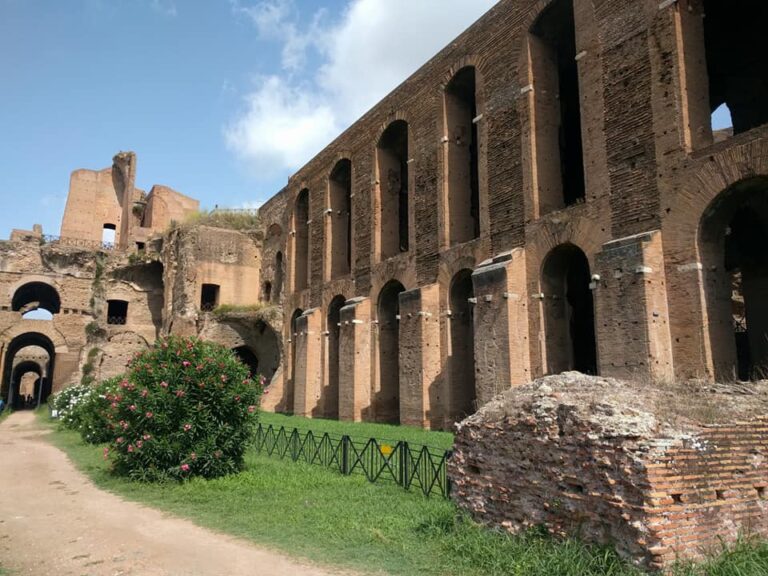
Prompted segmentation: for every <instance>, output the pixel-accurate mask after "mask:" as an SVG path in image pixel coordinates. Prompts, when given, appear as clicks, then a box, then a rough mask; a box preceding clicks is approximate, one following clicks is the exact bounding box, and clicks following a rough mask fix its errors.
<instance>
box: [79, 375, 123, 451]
mask: <svg viewBox="0 0 768 576" xmlns="http://www.w3.org/2000/svg"><path fill="white" fill-rule="evenodd" d="M121 381H122V377H118V378H112V379H110V380H105V381H104V382H100V383H99V384H96V385H91V388H90V391H89V393H88V394H86V395H85V396H84V397H83V398H82V400H81V401H80V402H79V403H78V404H77V405H76V406H75V408H74V410H73V420H74V421H76V422H77V429H78V430H79V432H80V436H81V437H82V438H83V441H84V442H86V443H87V444H103V443H105V442H109V441H110V440H111V439H112V437H113V434H114V430H115V425H114V424H113V423H112V422H111V420H110V401H109V400H107V398H108V397H111V396H112V394H113V393H114V392H115V391H116V390H117V388H118V385H119V384H120V382H121Z"/></svg>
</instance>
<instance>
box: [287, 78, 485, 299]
mask: <svg viewBox="0 0 768 576" xmlns="http://www.w3.org/2000/svg"><path fill="white" fill-rule="evenodd" d="M444 94H445V97H444V107H443V110H444V118H443V121H444V126H445V133H446V136H445V138H444V141H443V144H444V147H445V155H444V160H445V166H446V190H445V197H446V202H445V205H444V206H445V212H446V215H445V220H446V225H447V230H448V236H449V242H450V243H451V244H457V243H463V242H467V241H469V240H472V239H473V238H477V237H479V236H480V165H479V154H478V150H479V133H478V94H477V85H476V79H475V68H474V67H473V66H466V67H464V68H462V69H461V70H459V71H458V72H457V73H456V74H455V75H454V77H453V79H452V80H451V81H450V82H449V83H448V84H447V86H446V88H445V92H444ZM410 149H411V136H410V131H409V125H408V122H406V121H405V120H402V119H398V120H395V121H393V122H392V123H390V124H389V125H388V126H387V127H386V128H385V129H384V131H383V132H382V134H381V136H380V138H379V140H378V142H377V144H376V148H375V173H374V204H375V206H374V211H375V214H376V216H375V221H376V223H377V225H376V226H375V234H374V239H373V244H374V246H373V252H374V256H375V258H376V259H377V260H378V261H381V260H386V259H388V258H391V257H393V256H396V255H398V254H401V253H404V252H408V251H409V249H410V246H411V244H412V238H411V230H410V229H411V223H410V221H411V219H412V215H411V211H412V204H413V202H412V199H411V198H410V191H411V190H412V188H413V184H412V182H413V177H414V175H413V170H412V164H413V158H412V157H411V150H410ZM309 197H310V191H309V189H308V188H304V189H302V190H301V191H300V192H299V194H298V196H297V197H296V200H295V203H294V207H293V213H292V216H291V227H292V236H293V247H294V248H293V255H294V267H293V289H294V291H300V290H304V289H305V288H307V286H308V282H309V277H310V261H311V257H310V234H309V224H310V198H309ZM352 200H353V166H352V161H351V160H350V159H349V158H342V159H340V160H339V161H338V162H336V164H335V165H334V167H333V169H332V170H331V171H330V173H329V176H328V207H327V209H326V210H325V213H326V214H327V216H328V225H327V228H326V238H327V239H328V244H329V246H328V250H327V252H326V254H327V258H328V263H327V277H328V278H329V279H333V278H338V277H342V276H345V275H347V274H349V273H350V271H351V269H352V258H353V234H352V222H353V202H352Z"/></svg>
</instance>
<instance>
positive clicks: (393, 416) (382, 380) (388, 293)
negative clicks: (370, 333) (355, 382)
mask: <svg viewBox="0 0 768 576" xmlns="http://www.w3.org/2000/svg"><path fill="white" fill-rule="evenodd" d="M401 292H405V287H404V286H403V285H402V284H401V283H400V282H398V281H397V280H390V281H389V282H387V283H386V284H385V285H384V287H383V288H382V289H381V292H379V299H378V304H377V307H376V317H377V321H378V327H379V350H378V352H379V385H378V391H377V393H376V394H375V397H374V401H373V404H374V405H373V414H374V417H375V419H376V421H378V422H388V423H392V424H399V423H400V298H399V296H400V293H401Z"/></svg>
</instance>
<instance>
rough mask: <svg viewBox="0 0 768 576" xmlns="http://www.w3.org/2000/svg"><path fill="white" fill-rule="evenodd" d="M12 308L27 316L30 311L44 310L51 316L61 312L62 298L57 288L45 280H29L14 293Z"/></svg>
mask: <svg viewBox="0 0 768 576" xmlns="http://www.w3.org/2000/svg"><path fill="white" fill-rule="evenodd" d="M11 309H12V310H13V311H14V312H21V314H22V316H24V317H25V318H30V317H29V316H27V315H28V314H29V313H31V312H34V311H38V310H44V311H46V312H48V313H49V314H50V315H51V316H52V315H54V314H58V313H59V312H61V298H60V297H59V293H58V292H57V291H56V288H54V287H53V286H51V285H50V284H46V283H45V282H27V283H26V284H23V285H22V286H19V287H18V288H17V289H16V291H15V292H14V293H13V300H12V301H11Z"/></svg>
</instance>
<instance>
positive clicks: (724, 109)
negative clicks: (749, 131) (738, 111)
mask: <svg viewBox="0 0 768 576" xmlns="http://www.w3.org/2000/svg"><path fill="white" fill-rule="evenodd" d="M711 120H712V137H713V139H714V141H715V142H722V141H723V140H727V139H728V138H730V137H731V136H733V115H732V114H731V109H730V108H728V104H725V103H723V104H720V106H718V107H717V108H716V109H715V110H714V112H712V119H711Z"/></svg>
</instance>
